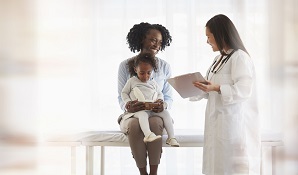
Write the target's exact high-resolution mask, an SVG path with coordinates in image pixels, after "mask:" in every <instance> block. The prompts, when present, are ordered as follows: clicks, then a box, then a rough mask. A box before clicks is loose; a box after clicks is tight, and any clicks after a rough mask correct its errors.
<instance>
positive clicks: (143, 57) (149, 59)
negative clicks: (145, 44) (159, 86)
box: [127, 53, 158, 77]
mask: <svg viewBox="0 0 298 175" xmlns="http://www.w3.org/2000/svg"><path fill="white" fill-rule="evenodd" d="M140 63H148V64H150V65H151V66H152V68H153V70H154V71H155V72H157V69H158V66H157V61H156V59H155V58H154V55H152V54H150V53H141V54H139V55H138V56H136V57H134V58H133V59H131V60H129V62H128V63H127V64H128V68H129V73H130V76H131V77H133V76H136V75H137V73H136V72H135V69H134V68H135V67H137V66H138V65H139V64H140Z"/></svg>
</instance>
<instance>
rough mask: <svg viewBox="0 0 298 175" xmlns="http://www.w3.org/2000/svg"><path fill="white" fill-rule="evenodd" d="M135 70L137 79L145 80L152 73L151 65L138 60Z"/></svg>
mask: <svg viewBox="0 0 298 175" xmlns="http://www.w3.org/2000/svg"><path fill="white" fill-rule="evenodd" d="M135 72H136V73H137V75H138V78H139V80H141V81H142V82H147V81H148V80H149V79H150V76H151V73H152V66H151V65H150V64H148V63H144V62H140V63H139V65H138V66H137V67H135Z"/></svg>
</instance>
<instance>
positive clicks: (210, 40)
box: [206, 27, 219, 52]
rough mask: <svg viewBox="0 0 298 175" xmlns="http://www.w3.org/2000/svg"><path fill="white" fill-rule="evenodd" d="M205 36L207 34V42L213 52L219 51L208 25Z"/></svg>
mask: <svg viewBox="0 0 298 175" xmlns="http://www.w3.org/2000/svg"><path fill="white" fill-rule="evenodd" d="M206 36H207V43H208V44H209V45H210V46H211V47H212V50H213V52H216V51H219V49H218V47H217V44H216V41H215V39H214V36H213V34H212V33H211V32H210V30H209V28H208V27H206Z"/></svg>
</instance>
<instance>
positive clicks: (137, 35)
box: [118, 23, 173, 175]
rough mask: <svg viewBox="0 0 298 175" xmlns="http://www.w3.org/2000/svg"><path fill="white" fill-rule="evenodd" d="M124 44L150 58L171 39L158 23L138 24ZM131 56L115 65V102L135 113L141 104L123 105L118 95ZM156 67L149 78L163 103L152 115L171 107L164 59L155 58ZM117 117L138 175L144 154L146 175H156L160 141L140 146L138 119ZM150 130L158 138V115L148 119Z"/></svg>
mask: <svg viewBox="0 0 298 175" xmlns="http://www.w3.org/2000/svg"><path fill="white" fill-rule="evenodd" d="M126 39H127V43H128V45H129V48H130V50H131V51H132V52H136V51H137V52H139V54H144V53H150V54H153V55H154V56H155V55H156V54H157V53H158V52H159V51H160V50H164V49H165V47H166V46H169V45H170V43H171V42H172V37H171V35H170V33H169V31H168V30H167V29H166V28H165V27H163V26H162V25H159V24H149V23H140V24H136V25H134V26H133V27H132V28H131V29H130V31H129V33H128V35H127V37H126ZM135 57H136V56H135ZM135 57H132V58H129V59H126V60H124V61H123V62H121V63H120V65H119V70H118V101H119V105H120V107H121V109H122V110H123V111H127V112H131V113H134V112H138V111H141V110H144V109H145V106H144V103H142V102H138V101H130V102H127V103H126V104H124V102H123V101H122V98H121V92H122V89H123V87H124V85H125V84H126V82H127V80H128V79H129V78H130V71H129V70H130V69H133V68H134V59H135ZM155 59H156V62H157V64H158V68H157V71H155V72H153V73H152V75H151V77H152V78H154V80H155V81H156V82H157V84H158V86H159V87H160V89H162V93H163V95H164V101H163V102H162V103H160V105H159V106H157V107H155V108H154V109H152V111H153V112H155V113H159V112H162V111H163V110H164V109H166V108H170V107H171V104H172V101H173V100H172V91H171V87H170V85H169V84H168V83H167V81H166V80H167V79H168V78H170V77H171V69H170V65H169V64H168V63H167V62H165V61H164V60H162V59H160V58H158V57H155ZM122 116H123V115H121V116H120V117H119V119H118V122H119V124H120V129H121V131H122V132H124V133H126V134H127V136H128V140H129V144H130V148H131V151H132V155H133V157H134V159H135V161H136V164H137V167H138V168H139V171H140V174H141V175H146V174H148V173H147V168H146V167H147V155H148V158H149V165H150V175H156V174H157V168H158V165H159V163H160V158H161V153H162V142H161V141H162V140H161V139H159V140H156V141H154V142H150V143H144V141H143V139H144V134H143V132H142V130H141V128H140V124H139V120H138V119H137V118H134V117H131V118H128V119H123V120H122ZM149 124H150V129H151V131H152V132H153V133H154V134H156V135H162V132H163V129H164V125H163V121H162V119H161V118H160V117H158V116H152V117H150V118H149Z"/></svg>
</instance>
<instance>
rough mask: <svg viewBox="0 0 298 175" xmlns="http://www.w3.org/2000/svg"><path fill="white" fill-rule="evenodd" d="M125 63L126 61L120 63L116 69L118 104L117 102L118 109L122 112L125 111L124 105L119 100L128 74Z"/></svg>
mask: <svg viewBox="0 0 298 175" xmlns="http://www.w3.org/2000/svg"><path fill="white" fill-rule="evenodd" d="M126 63H127V61H126V60H125V61H123V62H121V63H120V65H119V69H118V102H119V105H120V108H121V109H122V110H123V111H125V103H124V102H123V100H122V98H121V92H122V89H123V88H124V86H125V84H126V82H127V80H128V77H129V72H128V68H127V65H126Z"/></svg>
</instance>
